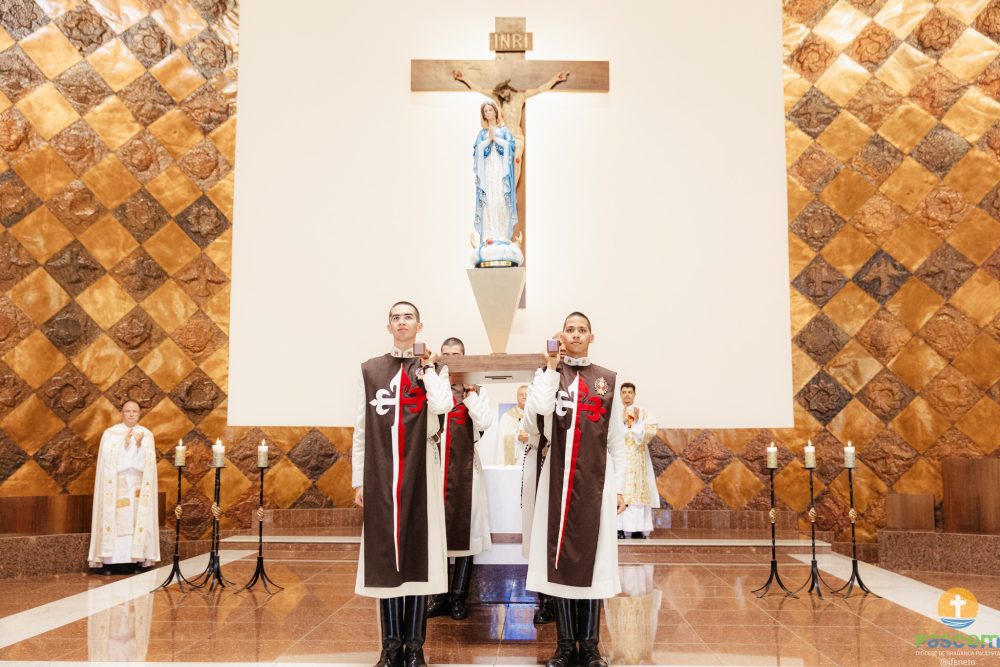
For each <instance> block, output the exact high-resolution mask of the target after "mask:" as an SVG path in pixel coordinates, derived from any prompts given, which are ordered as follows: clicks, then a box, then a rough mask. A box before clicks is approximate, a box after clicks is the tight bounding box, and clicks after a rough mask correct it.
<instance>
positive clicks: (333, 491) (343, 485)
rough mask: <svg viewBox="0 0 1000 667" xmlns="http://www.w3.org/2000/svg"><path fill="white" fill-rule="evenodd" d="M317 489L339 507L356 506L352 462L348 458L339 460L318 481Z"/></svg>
mask: <svg viewBox="0 0 1000 667" xmlns="http://www.w3.org/2000/svg"><path fill="white" fill-rule="evenodd" d="M316 488H317V489H319V490H320V491H322V492H323V493H324V494H325V495H326V497H328V498H329V499H330V500H332V501H333V503H334V505H336V506H337V507H351V506H352V505H353V504H354V489H352V488H351V462H350V461H348V460H347V459H346V458H339V459H337V461H336V463H334V464H333V465H332V466H330V467H329V468H328V469H327V471H326V472H325V473H323V475H322V476H321V477H320V478H319V479H317V480H316Z"/></svg>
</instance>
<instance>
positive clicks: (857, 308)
mask: <svg viewBox="0 0 1000 667" xmlns="http://www.w3.org/2000/svg"><path fill="white" fill-rule="evenodd" d="M847 275H851V274H847ZM878 309H879V303H878V301H876V300H875V299H873V298H871V297H870V296H868V294H867V293H865V291H864V290H863V289H861V288H860V287H858V286H857V284H856V283H847V284H846V285H844V288H843V289H841V290H840V291H839V292H837V294H836V296H834V297H833V298H832V299H830V301H829V302H828V303H827V304H826V305H825V306H823V312H824V313H826V315H827V317H829V318H830V319H831V320H833V321H834V322H835V323H836V324H837V326H839V327H840V328H841V329H843V330H844V331H845V332H846V333H847V334H848V335H851V336H853V335H854V334H856V333H857V332H858V330H859V329H861V327H863V326H864V325H865V322H867V321H868V320H869V319H870V318H871V316H872V315H874V314H875V313H877V312H878Z"/></svg>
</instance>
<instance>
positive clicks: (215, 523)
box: [196, 452, 236, 591]
mask: <svg viewBox="0 0 1000 667" xmlns="http://www.w3.org/2000/svg"><path fill="white" fill-rule="evenodd" d="M212 467H213V468H215V498H214V500H213V501H212V550H211V552H210V553H209V555H208V565H206V566H205V571H204V572H202V573H201V574H200V575H198V577H196V581H199V582H200V584H201V585H202V586H204V585H205V584H206V583H207V584H208V590H209V591H213V590H215V587H216V586H218V587H219V588H225V587H227V586H235V585H236V584H235V583H234V582H232V581H230V580H229V579H226V577H225V576H223V574H222V561H221V559H220V558H219V519H220V518H221V517H222V508H221V507H220V506H219V501H220V498H221V485H222V469H223V468H224V467H225V461H224V460H222V461H220V460H219V457H218V455H216V454H215V453H214V452H213V457H212Z"/></svg>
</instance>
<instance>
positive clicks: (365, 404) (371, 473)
mask: <svg viewBox="0 0 1000 667" xmlns="http://www.w3.org/2000/svg"><path fill="white" fill-rule="evenodd" d="M387 328H388V331H389V333H390V334H391V335H392V338H393V347H392V350H391V351H390V352H389V353H387V354H384V355H382V356H379V357H375V358H373V359H369V360H368V361H366V362H364V363H363V364H361V374H360V377H359V378H358V404H357V414H356V420H355V426H354V441H353V447H352V461H351V463H352V472H353V475H352V485H353V486H354V488H355V496H354V502H355V503H356V504H357V505H358V506H360V507H362V508H363V509H364V520H363V521H364V523H363V529H362V535H361V536H362V539H361V554H360V556H359V559H358V576H357V583H356V585H355V592H356V593H357V594H358V595H364V596H368V597H374V598H378V599H379V610H380V617H381V622H382V653H381V655H380V656H379V661H378V663H377V664H376V667H398V666H399V665H405V666H406V667H422V666H424V665H426V664H427V663H426V662H425V660H424V653H423V645H424V639H425V637H426V632H427V616H426V606H427V596H428V595H433V594H435V593H441V592H444V591H445V590H447V572H448V559H447V555H446V548H447V546H446V543H445V532H444V500H443V492H442V489H441V466H440V458H439V453H438V448H437V445H436V442H435V439H436V437H437V433H438V429H439V425H440V422H439V420H438V415H442V414H446V413H447V412H448V411H449V410H450V409H451V407H452V393H451V387H450V386H449V385H448V381H447V379H443V378H441V377H440V376H439V375H438V373H437V371H436V370H435V368H434V364H433V363H432V359H431V355H430V353H429V351H428V352H425V353H424V355H423V356H422V357H418V356H414V354H413V345H414V342H415V341H416V337H417V333H418V332H419V331H420V330H421V329H422V328H423V324H422V323H421V322H420V312H419V311H418V310H417V308H416V306H414V305H413V304H412V303H409V302H407V301H400V302H398V303H395V304H393V306H392V308H390V309H389V324H388V327H387Z"/></svg>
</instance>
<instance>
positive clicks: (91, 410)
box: [67, 396, 122, 444]
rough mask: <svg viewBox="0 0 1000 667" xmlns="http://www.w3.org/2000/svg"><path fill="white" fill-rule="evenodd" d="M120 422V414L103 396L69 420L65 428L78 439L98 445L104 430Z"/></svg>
mask: <svg viewBox="0 0 1000 667" xmlns="http://www.w3.org/2000/svg"><path fill="white" fill-rule="evenodd" d="M121 420H122V416H121V412H120V411H119V409H118V408H117V407H115V406H114V405H112V404H111V401H109V400H108V399H107V398H105V397H104V396H101V397H99V398H98V399H97V400H96V401H94V402H93V403H91V404H90V405H88V406H87V408H86V409H84V410H83V411H82V412H80V414H78V415H76V416H74V417H73V418H71V419H70V420H69V423H68V424H67V426H69V427H70V429H71V430H72V431H73V432H74V433H76V434H77V435H78V436H80V438H82V439H83V440H86V441H87V442H90V443H95V444H96V443H99V442H100V441H101V435H102V434H103V433H104V429H106V428H108V427H109V426H112V425H114V424H117V423H120V422H121Z"/></svg>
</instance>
